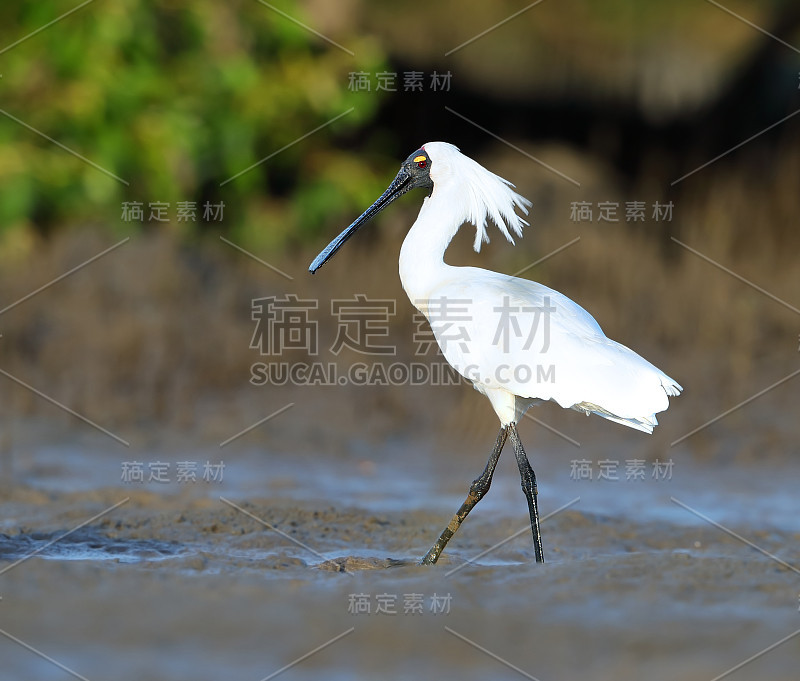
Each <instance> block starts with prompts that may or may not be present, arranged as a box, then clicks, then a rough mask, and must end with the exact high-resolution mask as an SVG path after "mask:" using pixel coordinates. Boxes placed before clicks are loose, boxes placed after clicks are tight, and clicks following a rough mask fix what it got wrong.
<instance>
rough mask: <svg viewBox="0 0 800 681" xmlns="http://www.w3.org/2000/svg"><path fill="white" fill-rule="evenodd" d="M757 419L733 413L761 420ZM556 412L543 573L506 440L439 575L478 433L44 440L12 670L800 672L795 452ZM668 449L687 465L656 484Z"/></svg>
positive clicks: (32, 480) (144, 673) (21, 482)
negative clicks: (184, 473)
mask: <svg viewBox="0 0 800 681" xmlns="http://www.w3.org/2000/svg"><path fill="white" fill-rule="evenodd" d="M751 412H752V413H750V414H748V415H747V417H746V418H745V417H743V418H741V419H739V421H736V420H734V422H733V424H732V425H734V426H735V425H737V424H738V425H739V426H741V427H742V428H746V426H747V421H748V419H758V418H761V417H764V418H766V417H767V411H766V410H759V409H758V408H755V407H754V408H753V409H752V410H751ZM541 415H542V418H548V419H557V421H556V422H557V424H558V426H559V429H562V428H563V429H565V430H568V433H569V437H570V438H571V439H573V440H574V441H575V442H576V443H579V444H580V445H581V446H580V447H577V446H575V444H574V443H570V442H568V441H566V440H565V439H564V438H562V437H561V436H559V435H557V434H555V433H553V432H551V431H550V430H548V429H546V428H542V427H541V426H540V425H538V424H536V423H533V422H526V423H525V424H524V425H523V427H522V436H523V440H524V441H527V442H528V443H529V449H530V450H531V451H530V454H531V459H532V461H533V462H534V466H535V468H536V470H537V473H538V476H539V481H540V503H541V510H542V515H543V516H544V517H545V520H544V521H543V524H542V531H543V536H544V546H545V552H546V557H547V559H548V562H547V563H546V564H544V565H536V564H535V563H534V562H533V561H532V549H531V545H530V535H529V529H528V528H527V527H526V507H525V501H524V497H523V495H522V493H521V491H520V490H519V486H518V477H517V474H516V470H515V464H514V460H513V457H511V456H510V452H506V453H505V454H504V457H503V458H502V459H501V462H500V466H499V468H498V472H497V475H496V478H495V481H494V484H493V487H492V489H491V491H490V492H489V495H488V496H487V497H486V498H485V499H484V500H483V502H482V503H481V504H480V505H479V506H478V507H477V508H476V510H475V511H474V512H473V514H472V515H471V516H470V518H469V519H468V520H467V521H466V523H465V524H464V525H463V526H462V528H461V530H460V531H459V533H458V534H457V535H456V537H455V538H454V539H453V541H452V542H451V544H450V545H449V546H448V548H447V550H446V551H445V554H444V556H443V558H442V560H441V561H440V563H439V564H438V565H436V566H434V567H422V566H420V565H418V560H419V558H420V557H421V556H422V555H423V554H424V553H425V551H426V550H427V549H428V548H429V546H430V544H431V543H432V542H433V540H434V539H435V538H436V536H438V533H439V531H440V530H441V529H442V528H443V527H444V525H445V524H446V522H447V521H448V520H449V518H450V516H451V514H452V512H453V511H455V509H456V508H457V507H458V505H459V503H460V502H461V500H462V498H463V495H464V492H465V491H466V488H467V485H468V483H469V481H470V480H471V479H472V478H473V477H474V476H475V475H477V473H479V472H480V469H481V467H482V465H483V458H484V457H485V454H486V452H484V451H483V449H482V448H480V447H479V446H478V444H477V443H478V438H473V437H472V436H471V435H470V437H469V438H462V439H461V440H459V439H458V438H454V439H452V440H451V442H450V446H448V445H447V442H445V443H442V442H441V441H440V440H437V439H436V438H431V437H430V435H431V434H430V433H428V432H425V433H421V434H414V432H413V429H409V431H410V432H409V433H408V434H406V435H402V434H398V435H395V436H393V437H389V438H386V439H383V440H381V441H377V440H371V439H369V438H368V437H366V436H364V437H356V436H353V435H352V433H349V434H348V433H346V432H341V433H339V437H338V439H337V438H335V437H334V438H332V441H331V443H330V446H329V447H327V448H325V447H322V448H321V449H317V447H318V445H317V444H316V441H315V440H314V438H313V437H312V436H310V435H308V433H306V435H305V436H303V435H301V436H300V437H299V440H301V441H303V442H305V445H306V446H305V447H303V446H294V445H292V443H291V442H289V441H283V442H282V443H281V444H280V445H276V446H275V447H274V448H273V449H272V451H269V450H267V449H265V448H264V447H263V446H262V445H261V443H259V442H253V441H252V440H249V441H248V439H247V438H241V439H240V440H239V441H238V442H237V443H235V444H233V445H231V446H230V447H229V448H228V447H226V448H222V449H220V448H219V447H210V446H208V445H207V444H206V445H205V446H202V445H199V444H190V443H186V442H184V444H183V447H181V446H179V444H176V443H175V442H172V443H171V444H169V446H166V447H164V448H162V449H157V448H153V449H150V450H147V449H145V450H139V451H138V452H136V453H135V455H134V454H132V452H131V451H130V450H127V449H124V448H122V447H117V445H116V444H115V443H113V442H111V441H109V442H107V443H105V444H102V437H100V439H93V438H92V437H91V436H89V437H83V438H78V439H76V440H75V442H74V443H73V444H72V445H70V446H62V445H59V446H53V445H49V446H44V445H42V444H41V443H40V444H39V445H36V444H35V441H36V437H35V436H33V435H30V437H29V441H28V443H27V444H24V445H20V449H21V450H23V451H25V452H26V456H24V457H20V458H17V459H15V461H13V462H12V463H11V464H8V462H7V464H8V467H9V468H11V469H12V470H13V479H14V480H15V482H14V484H13V485H8V484H6V485H5V487H4V491H3V497H2V499H3V500H2V505H1V506H0V509H2V521H0V532H2V535H0V596H2V601H0V629H2V631H1V632H0V634H1V636H0V657H1V658H2V660H3V662H2V667H3V672H2V678H3V679H9V680H16V679H20V680H26V681H30V680H32V679H35V680H50V679H54V680H55V679H66V678H70V673H72V676H77V678H86V679H90V680H92V681H94V680H96V679H104V678H114V679H121V680H127V679H143V678H147V679H153V680H159V681H160V680H164V681H172V680H178V679H181V680H185V679H197V680H205V679H219V678H227V679H254V680H258V679H265V678H273V677H274V676H277V675H278V673H279V672H280V676H281V678H287V679H290V678H291V679H312V678H313V679H317V678H321V677H324V678H329V679H354V678H365V679H366V678H417V677H419V678H432V677H433V678H453V679H455V678H461V679H464V678H466V679H485V678H498V679H499V678H508V679H513V678H520V677H527V678H535V679H540V680H542V681H548V680H550V679H578V678H591V679H599V680H605V679H615V680H616V681H626V680H628V679H630V680H634V679H653V680H660V679H691V680H695V679H696V680H697V681H710V680H711V679H719V678H722V677H723V676H724V675H725V674H728V676H724V678H731V679H745V678H761V679H766V678H768V679H774V680H776V681H780V680H784V679H785V680H787V681H788V680H789V679H796V678H797V665H798V661H800V633H798V632H800V612H799V611H798V610H799V608H800V600H798V599H799V598H800V597H799V596H798V594H800V556H798V550H797V547H798V540H800V533H799V532H798V525H797V521H796V518H797V513H796V509H797V503H796V487H797V486H796V480H797V479H798V472H800V469H798V466H797V462H796V460H795V455H796V452H794V450H793V449H792V447H791V445H790V444H788V442H784V443H782V444H778V445H776V446H775V447H774V452H773V455H772V456H769V455H768V454H767V453H766V452H765V453H764V456H763V457H761V456H760V455H759V453H758V452H754V451H753V444H752V443H747V442H746V440H743V439H739V438H737V437H734V436H733V435H732V434H731V435H730V436H729V437H728V438H727V440H726V436H725V431H724V429H722V428H720V429H719V430H718V431H717V432H715V433H713V436H714V437H715V438H717V439H716V442H718V443H719V442H727V444H725V445H720V447H721V451H722V452H723V454H721V455H715V456H712V457H710V458H709V459H708V460H705V461H702V462H698V461H697V460H693V457H692V455H691V454H692V449H693V447H695V446H697V441H696V442H695V443H692V442H691V438H690V439H689V440H687V441H686V442H684V443H681V444H680V445H677V446H675V447H672V448H670V447H669V440H670V437H674V436H675V434H676V433H679V432H680V427H678V426H674V427H669V426H668V427H666V428H665V431H666V432H665V433H664V435H663V436H662V437H661V438H660V439H658V436H656V438H657V439H655V440H653V439H648V438H647V437H646V436H641V438H644V439H641V438H640V437H639V436H638V434H635V433H634V434H633V435H632V436H631V433H630V432H629V431H628V430H627V429H624V428H621V427H617V426H615V425H612V424H608V423H606V422H603V421H601V420H600V419H596V418H591V419H585V418H583V417H581V416H579V415H575V414H565V415H564V416H561V415H560V413H559V412H558V411H555V410H543V411H542V412H541ZM276 420H277V419H276ZM323 420H324V419H323ZM663 420H664V421H665V422H667V421H668V419H667V418H666V417H665V418H664V419H663ZM782 423H783V424H790V423H791V422H790V421H789V420H788V419H784V420H783V421H782ZM286 427H287V428H288V427H289V424H288V423H287V424H286ZM787 427H789V426H787ZM276 428H277V425H276ZM335 428H336V426H335V424H334V425H332V426H331V429H332V431H335ZM562 434H566V433H563V432H562ZM784 434H785V435H786V436H787V437H788V432H786V433H784ZM486 437H487V439H488V444H491V441H492V439H493V433H492V432H491V431H488V432H487V433H486ZM709 437H710V436H709ZM51 438H52V434H51ZM464 440H468V441H464ZM51 441H52V439H51ZM644 443H646V445H647V446H646V447H643V444H644ZM659 452H661V455H660V461H661V462H662V464H664V463H668V462H669V461H672V464H671V467H670V468H669V469H666V468H663V469H659V470H660V473H658V474H654V471H655V470H656V467H655V460H656V459H657V458H659ZM640 455H641V456H643V458H642V461H644V466H643V467H642V466H641V465H639V464H635V463H631V462H632V461H635V460H638V458H639V456H640ZM695 458H697V457H695ZM131 461H139V462H141V463H142V464H144V466H143V467H144V470H145V478H147V476H148V475H149V469H150V468H151V465H150V464H153V463H156V464H157V463H159V462H160V463H162V464H163V463H165V462H166V463H168V464H170V466H169V468H168V470H167V472H166V475H165V477H166V481H164V482H156V481H149V480H147V479H145V481H144V482H125V481H124V480H123V476H124V473H123V471H124V470H125V466H126V465H128V467H129V464H130V463H131ZM181 461H190V462H192V461H193V462H195V463H197V464H198V466H197V471H196V479H195V480H194V481H193V482H192V481H190V480H186V479H183V480H181V481H179V480H178V475H177V468H178V466H177V464H178V462H181ZM207 461H208V462H209V463H211V464H212V465H213V464H215V463H219V462H221V461H224V463H225V468H224V471H223V475H222V480H217V481H206V480H203V470H204V465H205V463H206V462H207ZM580 461H584V462H585V461H588V462H589V463H588V468H589V469H590V470H591V473H592V478H591V479H588V477H584V478H583V479H578V478H579V477H580V476H579V475H578V472H577V471H578V470H579V469H581V464H580V463H576V462H580ZM613 461H616V462H617V466H616V470H614V468H615V467H614V466H613V465H612V464H609V463H608V462H613ZM601 462H602V463H601ZM156 467H157V466H156ZM586 469H587V465H586V464H585V463H584V464H583V470H584V472H585V471H586ZM635 470H640V471H642V474H640V473H636V472H631V471H635ZM629 472H630V475H628V474H629ZM614 477H616V478H617V479H616V480H614V479H613V478H614ZM609 478H612V479H609ZM5 479H6V480H8V477H6V478H5ZM115 505H116V506H115ZM75 528H77V529H75ZM65 533H67V534H66V536H64V535H65ZM771 646H774V647H771ZM34 649H35V650H34ZM764 651H766V652H764ZM759 653H762V654H760V655H759ZM44 656H47V657H48V658H50V659H49V660H48V659H47V658H45V657H44ZM751 658H752V659H751ZM748 660H750V661H749V662H748ZM740 664H741V665H743V666H742V667H739V668H737V665H740ZM62 665H63V666H62ZM67 670H70V671H67ZM281 670H283V671H281ZM731 670H734V671H731Z"/></svg>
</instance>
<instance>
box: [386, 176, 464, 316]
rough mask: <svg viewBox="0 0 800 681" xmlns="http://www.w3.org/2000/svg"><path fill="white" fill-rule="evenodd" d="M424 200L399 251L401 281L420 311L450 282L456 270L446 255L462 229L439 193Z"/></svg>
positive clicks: (459, 222) (459, 221)
mask: <svg viewBox="0 0 800 681" xmlns="http://www.w3.org/2000/svg"><path fill="white" fill-rule="evenodd" d="M436 194H437V192H435V191H434V195H433V196H431V197H429V198H427V199H425V202H424V203H423V204H422V209H421V210H420V212H419V216H418V217H417V220H416V222H414V224H413V225H412V226H411V229H410V230H409V232H408V234H407V235H406V238H405V240H404V241H403V246H402V247H401V248H400V281H401V282H402V283H403V289H405V292H406V294H407V295H408V297H409V300H411V303H412V304H413V305H414V306H415V307H416V308H417V309H420V308H421V306H424V305H425V303H427V301H428V299H429V298H430V296H431V292H432V291H433V290H434V289H435V288H436V287H437V286H438V285H440V284H442V283H444V282H445V281H447V280H448V279H449V278H450V277H451V276H452V273H453V270H455V269H457V268H455V267H452V266H450V265H447V264H445V262H444V253H445V251H446V250H447V247H448V246H449V245H450V241H451V240H452V239H453V237H454V236H455V234H456V232H457V231H458V228H459V227H460V226H461V220H454V217H453V215H452V213H449V214H448V211H447V210H445V209H446V207H447V203H448V202H447V201H446V200H445V197H444V196H443V195H442V194H441V193H440V194H439V195H438V196H437V195H436Z"/></svg>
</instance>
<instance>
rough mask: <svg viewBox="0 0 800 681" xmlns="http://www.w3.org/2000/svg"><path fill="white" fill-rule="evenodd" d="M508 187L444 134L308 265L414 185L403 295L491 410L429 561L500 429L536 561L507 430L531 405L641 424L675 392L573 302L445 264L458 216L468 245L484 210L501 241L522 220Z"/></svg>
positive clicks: (525, 480) (519, 453)
mask: <svg viewBox="0 0 800 681" xmlns="http://www.w3.org/2000/svg"><path fill="white" fill-rule="evenodd" d="M513 186H514V185H512V184H511V183H510V182H508V181H506V180H504V179H503V178H501V177H498V176H497V175H495V174H494V173H491V172H489V171H488V170H486V169H485V168H484V167H482V166H481V165H479V164H478V163H476V162H475V161H473V160H472V159H471V158H468V157H467V156H464V155H463V154H462V153H461V152H460V151H459V150H458V148H456V147H454V146H453V145H452V144H447V143H446V142H429V143H427V144H424V145H423V146H422V147H420V148H419V149H418V150H417V151H415V152H414V153H413V154H411V156H409V157H408V158H407V159H406V160H405V162H404V163H403V164H402V166H401V167H400V172H398V173H397V177H395V178H394V180H392V183H391V184H390V185H389V188H388V189H387V190H386V191H385V192H384V193H383V194H382V195H381V196H380V198H378V200H377V201H375V203H373V204H372V205H371V206H370V207H369V208H368V209H367V210H366V211H365V212H364V213H363V214H362V215H361V217H359V218H358V219H357V220H356V221H355V222H353V224H352V225H350V226H349V227H348V228H347V229H345V230H344V231H343V232H342V233H341V234H340V235H339V236H337V237H336V238H335V239H334V240H333V241H331V243H330V244H328V246H327V247H326V248H325V250H323V251H322V253H320V254H319V255H318V256H317V257H316V258H315V260H314V262H313V263H311V266H310V267H309V270H310V271H311V273H312V274H313V273H314V272H316V271H317V270H318V269H319V268H320V267H322V265H323V264H325V262H327V261H328V259H330V258H331V257H332V256H333V254H334V253H336V251H338V250H339V248H341V246H342V244H344V242H345V241H347V240H348V239H349V238H350V237H351V236H352V235H353V234H354V233H355V232H356V230H357V229H358V228H359V227H361V226H362V225H363V224H364V223H366V222H367V221H368V220H370V219H371V218H372V217H374V216H375V215H376V214H377V213H378V212H380V211H381V210H383V209H384V208H385V207H386V206H388V205H389V204H390V203H391V202H392V201H394V200H395V199H396V198H398V197H399V196H401V195H403V194H405V193H406V192H408V191H410V190H411V189H414V188H416V187H422V188H425V189H427V190H428V196H427V197H426V198H425V200H424V201H423V203H422V209H421V210H420V212H419V216H418V217H417V220H416V222H414V224H413V225H412V226H411V229H410V230H409V232H408V235H407V236H406V238H405V240H404V241H403V246H402V248H401V249H400V279H401V281H402V283H403V288H404V289H405V291H406V293H407V294H408V297H409V299H410V300H411V302H412V304H413V305H414V306H415V307H416V308H417V309H418V310H419V311H420V312H422V313H423V314H424V315H425V316H426V318H427V319H428V322H429V323H430V325H431V329H432V330H433V333H434V335H435V337H436V341H437V343H438V344H439V347H440V348H441V350H442V354H443V355H444V357H445V358H446V359H447V361H448V362H449V363H450V364H451V365H452V366H453V367H454V368H455V369H456V370H457V371H458V372H459V373H460V374H461V375H462V376H464V377H465V378H467V379H468V380H470V381H472V384H473V386H474V388H475V389H476V390H477V391H478V392H480V393H483V394H484V395H486V397H488V398H489V401H490V402H491V403H492V406H493V407H494V410H495V412H497V416H498V417H499V418H500V433H499V434H498V436H497V441H496V442H495V445H494V448H493V449H492V452H491V455H490V456H489V461H488V463H487V464H486V468H485V469H484V471H483V473H481V475H480V476H479V477H478V478H477V479H476V480H475V481H474V482H473V483H472V485H471V486H470V489H469V494H468V496H467V498H466V500H465V501H464V503H463V504H462V505H461V508H460V509H459V510H458V511H457V512H456V514H455V516H454V517H453V519H452V520H451V521H450V524H449V525H448V526H447V527H446V528H445V529H444V531H443V532H442V534H441V536H440V537H439V539H438V540H437V541H436V543H435V544H434V545H433V546H432V547H431V549H430V551H428V553H427V554H426V555H425V557H424V558H423V559H422V562H423V563H425V564H431V563H435V562H436V561H437V560H438V559H439V556H440V555H441V553H442V550H443V549H444V547H445V545H446V544H447V542H448V541H449V540H450V538H451V537H452V536H453V534H454V533H455V532H456V530H458V528H459V526H460V525H461V523H462V522H463V521H464V519H465V518H466V517H467V514H468V513H469V512H470V511H471V510H472V509H473V508H474V506H475V505H476V504H477V503H478V502H479V501H480V500H481V499H482V498H483V496H484V495H485V494H486V492H487V491H488V489H489V486H490V484H491V482H492V475H493V474H494V470H495V467H496V466H497V461H498V459H499V458H500V452H501V450H502V449H503V445H504V444H505V441H506V438H507V437H510V438H511V443H512V445H513V447H514V454H515V455H516V458H517V465H518V466H519V472H520V477H521V480H522V489H523V491H524V492H525V497H526V499H527V501H528V510H529V512H530V519H531V530H532V532H533V547H534V553H535V556H536V561H537V562H543V561H544V553H543V551H542V540H541V534H540V531H539V511H538V505H537V489H536V476H535V474H534V472H533V469H532V468H531V465H530V463H529V462H528V458H527V456H526V454H525V450H524V449H523V447H522V442H521V441H520V438H519V433H518V432H517V423H518V422H519V420H520V419H521V418H522V415H523V414H524V413H525V412H526V411H527V409H528V408H529V407H530V406H531V405H532V404H535V403H538V402H541V401H545V400H553V401H555V402H557V403H558V404H559V405H561V406H562V407H565V408H570V409H575V410H576V411H580V412H584V413H586V414H598V415H599V416H602V417H603V418H606V419H610V420H611V421H616V422H617V423H621V424H623V425H625V426H629V427H631V428H636V429H637V430H642V431H644V432H646V433H652V432H653V426H655V425H656V424H657V421H656V413H658V412H660V411H664V410H665V409H667V407H668V406H669V399H668V397H669V396H675V395H678V394H679V393H680V391H681V390H682V388H681V386H680V385H678V384H677V383H676V382H675V381H674V380H672V379H671V378H670V377H669V376H667V375H666V374H665V373H663V372H662V371H660V370H659V369H657V368H656V367H655V366H653V365H652V364H650V362H648V361H647V360H645V359H643V358H642V357H640V356H639V355H637V354H636V353H635V352H633V350H630V349H629V348H627V347H625V346H624V345H620V344H619V343H616V342H615V341H613V340H610V339H608V338H606V336H605V334H604V333H603V331H602V329H601V328H600V326H599V325H598V324H597V322H596V321H595V320H594V318H593V317H592V316H591V315H590V314H589V313H588V312H587V311H586V310H584V309H583V308H582V307H581V306H580V305H578V304H577V303H574V302H573V301H571V300H570V299H569V298H567V297H566V296H564V295H562V294H561V293H558V292H557V291H554V290H553V289H551V288H548V287H547V286H543V285H542V284H537V283H536V282H534V281H529V280H526V279H519V278H517V277H511V276H508V275H506V274H499V273H497V272H491V271H489V270H484V269H480V268H477V267H453V266H452V265H448V264H446V263H445V262H444V254H445V251H446V250H447V247H448V245H449V244H450V241H451V239H452V238H453V236H455V234H456V232H457V231H458V230H459V228H460V227H461V225H462V224H463V223H465V222H469V223H471V224H472V225H474V226H475V227H476V229H477V232H476V235H475V250H476V251H479V250H480V247H481V242H483V241H488V240H489V237H488V235H487V232H486V221H487V218H489V219H491V220H492V221H493V222H494V223H495V225H496V226H497V227H498V228H499V229H500V232H501V233H502V234H503V236H505V237H506V239H508V240H509V241H510V242H511V243H512V244H513V243H514V238H513V237H514V236H521V235H522V227H523V225H527V224H528V223H527V222H526V221H525V220H523V219H522V218H521V217H520V216H519V215H517V213H516V209H519V210H521V211H522V212H523V213H525V214H526V215H527V213H528V207H529V206H530V205H531V203H530V201H528V200H527V199H525V198H523V197H522V196H520V195H519V194H517V193H516V192H515V191H514V190H513V189H512V187H513Z"/></svg>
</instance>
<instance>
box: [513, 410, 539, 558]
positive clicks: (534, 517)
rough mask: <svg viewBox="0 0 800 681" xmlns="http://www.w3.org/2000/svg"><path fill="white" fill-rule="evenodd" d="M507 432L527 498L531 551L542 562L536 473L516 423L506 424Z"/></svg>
mask: <svg viewBox="0 0 800 681" xmlns="http://www.w3.org/2000/svg"><path fill="white" fill-rule="evenodd" d="M508 433H509V435H510V436H511V444H512V446H513V447H514V454H515V456H516V457H517V466H519V477H520V480H521V481H522V491H523V492H525V498H526V499H527V500H528V511H529V513H530V516H531V532H533V552H534V554H535V555H536V562H537V563H544V552H543V551H542V534H541V532H540V531H539V506H538V504H537V501H536V495H537V490H536V474H535V473H534V472H533V468H531V464H530V462H529V461H528V457H527V456H526V455H525V450H524V449H523V448H522V440H520V439H519V433H518V432H517V425H516V424H515V423H511V424H509V426H508Z"/></svg>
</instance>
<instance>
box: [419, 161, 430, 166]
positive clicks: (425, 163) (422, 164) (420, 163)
mask: <svg viewBox="0 0 800 681" xmlns="http://www.w3.org/2000/svg"><path fill="white" fill-rule="evenodd" d="M427 165H428V162H427V161H418V162H417V168H424V167H425V166H427Z"/></svg>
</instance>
